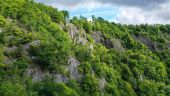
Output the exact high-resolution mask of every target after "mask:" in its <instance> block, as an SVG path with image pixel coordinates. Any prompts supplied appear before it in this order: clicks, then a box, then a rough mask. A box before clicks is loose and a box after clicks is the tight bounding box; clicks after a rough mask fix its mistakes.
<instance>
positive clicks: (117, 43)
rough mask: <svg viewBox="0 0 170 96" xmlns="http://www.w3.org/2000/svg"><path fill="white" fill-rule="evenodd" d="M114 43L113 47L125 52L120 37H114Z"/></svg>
mask: <svg viewBox="0 0 170 96" xmlns="http://www.w3.org/2000/svg"><path fill="white" fill-rule="evenodd" d="M112 43H113V48H114V49H115V50H116V51H118V52H124V51H125V48H124V47H123V45H122V43H121V41H120V40H119V39H114V40H113V41H112Z"/></svg>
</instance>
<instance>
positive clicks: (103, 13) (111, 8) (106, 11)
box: [35, 0, 170, 24]
mask: <svg viewBox="0 0 170 96" xmlns="http://www.w3.org/2000/svg"><path fill="white" fill-rule="evenodd" d="M35 1H37V2H41V3H44V4H46V5H49V6H53V7H55V8H58V9H59V10H68V11H69V13H70V16H71V17H73V16H80V15H81V16H84V17H86V18H88V19H90V18H91V16H92V15H95V16H96V17H102V18H104V19H106V20H108V21H114V22H118V23H123V24H142V23H149V24H155V23H161V24H170V13H169V12H167V11H168V10H170V6H169V5H170V0H35Z"/></svg>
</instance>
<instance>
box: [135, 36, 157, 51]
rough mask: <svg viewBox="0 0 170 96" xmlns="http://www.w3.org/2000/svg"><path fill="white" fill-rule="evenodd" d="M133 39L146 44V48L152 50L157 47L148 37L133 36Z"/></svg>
mask: <svg viewBox="0 0 170 96" xmlns="http://www.w3.org/2000/svg"><path fill="white" fill-rule="evenodd" d="M133 37H134V39H135V40H137V41H140V42H142V43H143V44H145V45H147V46H148V48H149V49H150V50H152V51H154V50H157V49H158V47H157V45H156V43H155V42H153V41H152V40H150V39H149V38H146V37H145V38H144V37H143V36H133Z"/></svg>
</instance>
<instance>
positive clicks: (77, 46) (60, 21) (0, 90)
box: [0, 0, 170, 96]
mask: <svg viewBox="0 0 170 96" xmlns="http://www.w3.org/2000/svg"><path fill="white" fill-rule="evenodd" d="M0 96H170V25H169V24H166V25H162V24H153V25H150V24H141V25H125V24H118V23H114V22H108V21H106V20H104V19H103V18H101V17H95V16H92V21H88V20H87V19H86V18H84V17H83V16H80V17H73V18H69V12H68V11H60V10H58V9H56V8H53V7H51V6H46V5H44V4H41V3H36V2H34V1H33V0H0Z"/></svg>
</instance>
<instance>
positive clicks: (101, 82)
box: [99, 78, 107, 90]
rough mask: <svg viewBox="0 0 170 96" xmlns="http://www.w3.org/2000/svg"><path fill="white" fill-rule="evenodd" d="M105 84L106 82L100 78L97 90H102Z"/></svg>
mask: <svg viewBox="0 0 170 96" xmlns="http://www.w3.org/2000/svg"><path fill="white" fill-rule="evenodd" d="M106 83H107V82H106V80H105V78H101V79H100V80H99V88H100V90H103V89H104V87H105V85H106Z"/></svg>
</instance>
